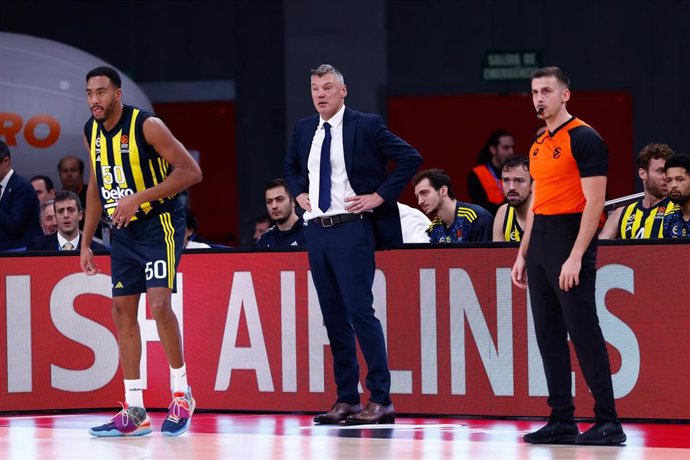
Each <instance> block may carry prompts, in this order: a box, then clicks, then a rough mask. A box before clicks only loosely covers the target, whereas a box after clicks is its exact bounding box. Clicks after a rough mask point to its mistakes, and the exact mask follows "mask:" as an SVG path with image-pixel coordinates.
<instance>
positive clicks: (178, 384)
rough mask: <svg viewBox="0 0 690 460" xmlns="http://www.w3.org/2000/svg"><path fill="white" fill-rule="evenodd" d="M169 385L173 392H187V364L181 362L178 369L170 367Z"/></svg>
mask: <svg viewBox="0 0 690 460" xmlns="http://www.w3.org/2000/svg"><path fill="white" fill-rule="evenodd" d="M170 386H171V388H172V392H173V393H187V390H188V389H189V387H188V386H187V365H186V364H183V365H182V367H181V368H179V369H173V368H172V367H171V368H170Z"/></svg>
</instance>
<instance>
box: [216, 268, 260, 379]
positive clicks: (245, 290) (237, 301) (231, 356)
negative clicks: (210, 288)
mask: <svg viewBox="0 0 690 460" xmlns="http://www.w3.org/2000/svg"><path fill="white" fill-rule="evenodd" d="M230 289H231V290H230V301H229V303H228V315H227V318H226V321H225V330H224V331H223V344H222V345H221V349H220V357H219V361H218V373H217V374H216V385H215V390H216V391H225V390H227V389H228V388H229V387H230V376H231V374H232V371H233V370H234V369H250V370H254V371H255V372H256V380H257V384H258V387H259V391H274V390H273V388H274V387H273V378H272V377H271V368H270V365H269V362H268V354H267V352H266V343H265V341H264V334H263V330H262V329H261V318H260V317H259V306H258V304H257V302H256V294H255V292H254V283H253V281H252V274H251V273H250V272H235V274H234V276H233V279H232V287H231V288H230ZM243 309H244V316H245V318H246V320H247V330H248V331H249V341H250V343H251V346H250V347H237V346H236V342H237V331H238V329H239V324H240V315H241V313H242V310H243Z"/></svg>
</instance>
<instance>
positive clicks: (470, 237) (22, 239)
mask: <svg viewBox="0 0 690 460" xmlns="http://www.w3.org/2000/svg"><path fill="white" fill-rule="evenodd" d="M538 134H541V133H538ZM480 157H481V158H480ZM688 158H690V156H688V155H679V154H674V152H673V150H672V149H671V148H670V147H669V146H668V145H666V144H659V143H652V144H649V145H647V146H645V147H644V148H643V149H642V150H641V151H640V152H639V154H638V155H637V168H638V175H639V177H640V180H641V182H642V188H643V192H642V196H641V198H639V199H637V200H635V201H633V202H629V203H625V204H624V205H621V206H619V207H617V208H615V209H613V210H612V211H611V212H610V213H609V215H608V218H607V219H606V222H605V224H604V225H603V226H602V228H601V231H600V232H599V235H598V237H599V239H640V238H685V237H688V236H689V235H690V224H689V223H688V222H689V221H690V209H688V210H686V211H687V212H686V211H684V209H685V207H686V205H687V203H688V190H686V189H685V186H686V185H687V184H686V181H685V179H686V178H687V183H690V163H688ZM670 159H673V161H671V163H669V164H668V165H667V162H668V161H669V160H670ZM668 169H670V170H671V173H672V175H669V174H668ZM58 172H59V174H60V181H61V182H62V187H63V188H62V189H61V190H57V189H56V188H55V186H54V184H53V181H52V179H51V178H50V177H48V176H43V175H37V176H34V177H32V178H31V179H30V180H28V181H27V180H26V179H24V178H23V177H22V176H20V175H19V174H18V173H17V172H16V171H14V170H13V169H12V164H11V154H10V151H9V148H8V146H7V144H5V143H4V142H2V140H0V251H10V250H12V251H17V250H62V249H63V246H64V244H61V245H60V246H59V247H58V242H62V243H64V242H65V241H66V238H67V237H70V236H71V237H72V238H74V236H75V235H74V234H73V233H70V232H68V231H67V230H65V229H63V228H61V225H62V226H63V227H64V226H68V227H69V226H70V225H71V220H75V222H76V223H77V225H78V228H81V227H82V226H83V218H80V217H79V216H83V207H84V201H82V199H81V196H80V195H83V194H85V191H86V186H87V184H85V183H84V163H83V161H82V160H80V159H79V158H77V157H74V156H72V155H68V156H66V157H64V158H63V159H61V160H60V162H59V164H58ZM412 182H413V186H414V190H415V196H416V198H417V207H418V209H417V208H414V207H410V206H407V205H405V204H403V203H398V209H399V212H400V221H401V228H402V232H403V242H404V243H461V242H489V241H495V242H499V241H500V242H519V241H520V240H521V237H522V232H523V229H524V228H525V223H526V220H527V215H528V212H529V210H530V205H531V201H532V178H531V176H530V170H529V158H528V157H527V156H524V155H518V154H515V153H514V147H513V136H512V134H511V133H510V132H508V131H506V130H502V129H501V130H496V131H494V132H492V133H491V135H490V136H489V139H488V140H487V142H486V145H485V146H484V148H483V149H482V150H481V151H480V155H479V157H478V160H477V166H475V167H474V168H473V169H472V170H471V171H470V173H469V174H468V179H467V184H468V190H469V192H470V196H471V197H472V199H471V200H470V202H463V201H460V200H458V199H457V198H456V196H455V192H454V190H453V184H452V181H451V178H450V176H449V175H448V174H447V173H446V172H445V171H443V170H440V169H428V170H424V171H420V172H418V173H417V175H416V176H415V177H414V178H413V180H412ZM499 191H500V196H499ZM67 192H69V195H68V194H67ZM58 196H59V197H60V200H56V197H58ZM66 200H67V201H68V202H69V203H73V204H74V206H72V207H73V208H75V209H76V210H77V211H76V214H75V217H74V218H70V217H64V216H63V217H62V218H61V217H60V216H59V214H58V213H57V211H56V210H57V209H58V208H60V209H61V210H62V208H64V207H65V206H63V204H64V202H65V201H66ZM69 200H72V201H69ZM264 200H265V206H266V213H265V214H264V215H262V216H261V217H260V218H258V219H256V225H255V232H254V235H253V239H252V241H251V242H250V243H248V245H250V246H254V247H259V248H280V247H287V246H293V247H294V246H305V245H306V244H307V242H306V240H305V237H304V228H305V226H306V225H307V223H306V222H305V221H304V220H303V219H302V217H301V211H302V210H301V209H300V208H299V206H296V202H295V200H294V198H293V197H292V196H290V192H289V191H288V189H287V186H286V183H285V180H284V179H281V178H277V179H274V180H272V181H270V182H269V183H268V184H267V185H266V187H265V190H264ZM62 212H63V214H64V210H62ZM61 219H62V220H61ZM103 225H105V224H103ZM197 227H198V222H197V219H196V216H195V215H194V213H193V212H192V210H191V209H189V208H187V238H186V239H185V248H186V249H198V248H210V247H217V246H214V245H213V244H212V243H211V242H210V241H207V240H205V239H204V238H203V237H201V236H199V234H198V232H197ZM99 234H100V233H99ZM47 237H49V238H47ZM54 239H55V240H56V241H52V240H54ZM48 240H50V242H49V241H48ZM75 242H76V243H77V244H73V245H72V246H74V248H70V250H76V249H78V237H77V238H76V239H75ZM96 242H97V246H96V249H106V248H107V245H104V244H102V243H103V241H102V240H100V239H99V238H97V239H96ZM68 247H69V245H68Z"/></svg>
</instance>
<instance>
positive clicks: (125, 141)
mask: <svg viewBox="0 0 690 460" xmlns="http://www.w3.org/2000/svg"><path fill="white" fill-rule="evenodd" d="M120 152H122V153H125V154H128V153H129V136H127V135H126V134H123V135H122V136H120Z"/></svg>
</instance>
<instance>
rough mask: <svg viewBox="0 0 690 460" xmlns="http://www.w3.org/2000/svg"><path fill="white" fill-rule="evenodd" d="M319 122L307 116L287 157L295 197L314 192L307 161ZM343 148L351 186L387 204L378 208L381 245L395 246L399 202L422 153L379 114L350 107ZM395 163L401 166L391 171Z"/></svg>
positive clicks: (398, 238)
mask: <svg viewBox="0 0 690 460" xmlns="http://www.w3.org/2000/svg"><path fill="white" fill-rule="evenodd" d="M318 126H319V114H315V115H312V116H310V117H307V118H303V119H302V120H300V121H298V122H297V124H296V125H295V131H294V134H293V138H292V142H291V143H290V147H289V149H288V153H287V156H286V157H285V178H286V181H287V183H288V188H289V189H290V193H291V194H292V196H294V197H297V196H298V195H300V194H302V193H304V192H306V193H309V173H308V168H307V160H308V158H309V151H310V149H311V143H312V139H313V138H314V133H315V132H316V128H317V127H318ZM343 150H344V155H345V169H346V171H347V176H348V179H349V181H350V186H351V187H352V189H353V190H354V192H355V193H356V194H357V195H365V194H369V193H374V192H376V193H378V194H379V195H380V196H381V198H383V199H384V200H385V202H384V203H383V204H382V205H381V206H379V207H377V208H376V209H374V212H373V217H374V231H375V237H376V247H377V248H378V249H390V248H396V247H400V246H401V245H402V231H401V229H400V214H399V211H398V206H397V200H398V197H399V196H400V193H401V192H402V190H403V189H404V188H405V185H407V183H408V182H409V181H410V179H412V176H414V174H415V172H416V171H417V169H418V168H419V165H420V164H421V163H422V156H421V155H420V154H419V152H418V151H417V150H416V149H415V148H414V147H412V146H411V145H409V144H408V143H407V142H405V141H404V140H402V139H400V138H399V137H398V136H396V135H395V134H393V133H392V132H390V131H389V130H388V128H387V127H386V125H385V124H384V123H383V119H382V118H381V117H380V116H379V115H375V114H367V113H362V112H357V111H354V110H351V109H349V108H347V107H345V114H344V116H343ZM389 161H395V162H396V167H395V169H393V170H392V171H390V172H389V171H388V169H387V165H388V162H389Z"/></svg>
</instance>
